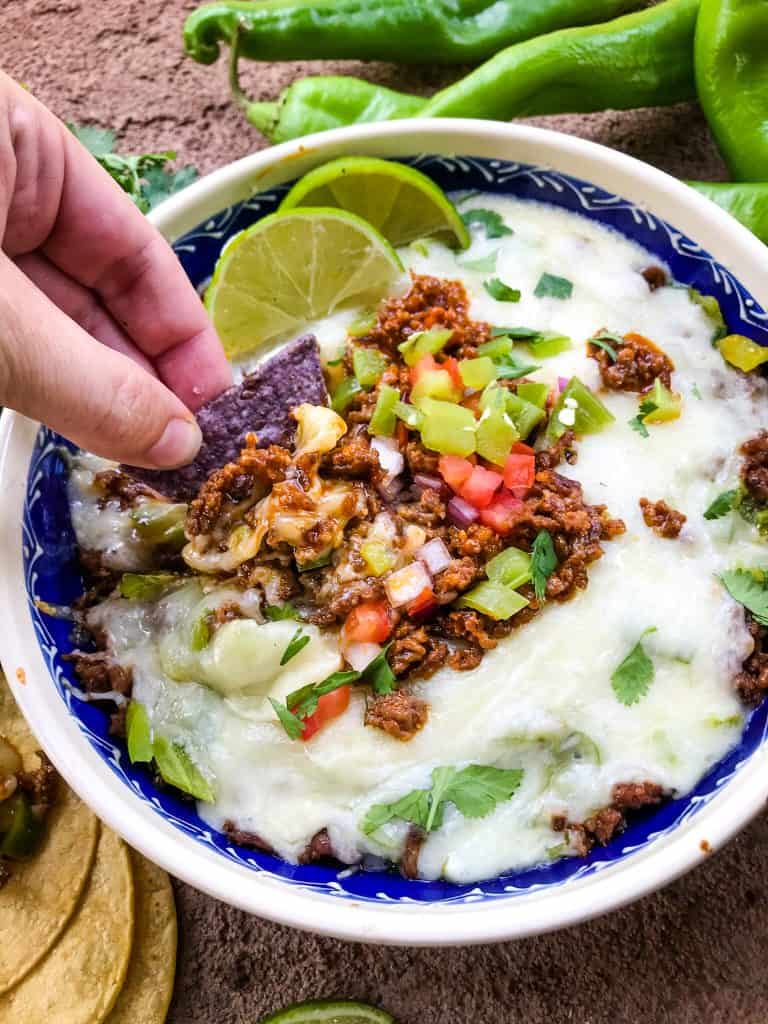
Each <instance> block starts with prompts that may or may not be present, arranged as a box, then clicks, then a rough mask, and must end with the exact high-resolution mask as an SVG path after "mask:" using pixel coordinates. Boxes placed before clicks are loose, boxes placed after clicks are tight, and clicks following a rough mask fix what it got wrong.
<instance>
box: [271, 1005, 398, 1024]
mask: <svg viewBox="0 0 768 1024" xmlns="http://www.w3.org/2000/svg"><path fill="white" fill-rule="evenodd" d="M261 1024H395V1020H394V1018H393V1017H391V1016H390V1015H389V1014H388V1013H385V1012H384V1010H377V1009H376V1008H375V1007H374V1006H367V1005H366V1004H365V1003H350V1002H333V1001H332V1000H327V1001H326V1000H323V999H319V1000H316V1001H312V1002H309V1003H296V1005H295V1006H289V1007H288V1009H287V1010H278V1012H277V1013H273V1014H271V1015H270V1016H269V1017H265V1018H264V1020H263V1021H261Z"/></svg>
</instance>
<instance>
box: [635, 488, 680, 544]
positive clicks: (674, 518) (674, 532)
mask: <svg viewBox="0 0 768 1024" xmlns="http://www.w3.org/2000/svg"><path fill="white" fill-rule="evenodd" d="M640 508H641V510H642V513H643V520H644V521H645V525H646V526H648V527H650V529H651V530H653V532H654V533H656V534H658V535H659V537H666V538H667V539H668V540H674V539H675V538H676V537H679V536H680V531H681V530H682V528H683V526H684V525H685V521H686V518H687V517H686V516H684V515H683V513H682V512H678V511H676V509H674V508H670V507H669V505H668V504H667V503H666V501H649V500H648V499H647V498H641V499H640Z"/></svg>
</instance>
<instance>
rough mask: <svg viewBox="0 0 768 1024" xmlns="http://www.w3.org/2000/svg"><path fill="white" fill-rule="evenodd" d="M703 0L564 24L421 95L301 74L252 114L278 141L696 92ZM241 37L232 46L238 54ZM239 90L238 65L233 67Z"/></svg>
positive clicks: (624, 104) (660, 101)
mask: <svg viewBox="0 0 768 1024" xmlns="http://www.w3.org/2000/svg"><path fill="white" fill-rule="evenodd" d="M698 2H699V0H665V2H664V3H661V4H658V5H657V6H655V7H651V8H649V9H647V10H644V11H639V12H637V13H635V14H628V15H625V16H624V17H621V18H616V19H614V20H613V21H609V22H606V23H605V24H604V25H596V26H590V27H586V28H570V29H562V30H561V31H559V32H551V33H550V34H549V35H546V36H540V37H538V38H536V39H530V40H528V41H527V42H524V43H518V44H516V45H515V46H510V47H508V48H507V49H506V50H502V51H501V53H498V54H497V55H496V56H495V57H492V58H491V60H489V61H486V63H485V64H482V65H481V66H480V67H479V68H477V69H476V70H475V71H473V72H472V73H471V74H469V75H467V76H466V77H465V78H462V79H460V80H459V81H458V82H455V83H454V84H453V85H450V86H448V87H447V88H446V89H442V90H441V91H440V92H438V93H436V94H435V95H434V96H433V97H432V98H431V99H430V100H428V101H425V100H423V99H420V98H419V97H416V96H409V95H407V94H405V93H398V92H393V91H392V90H390V89H382V88H381V87H377V86H373V85H370V84H368V83H364V82H361V81H360V80H359V79H356V78H344V77H338V78H305V79H303V80H302V81H299V82H296V83H294V84H293V85H291V86H289V88H288V89H287V90H286V91H285V92H284V93H283V95H282V96H281V98H280V100H278V102H277V103H271V104H269V103H268V104H264V103H259V104H251V105H250V107H248V106H246V105H247V101H246V100H245V99H244V98H243V97H242V96H240V98H241V102H243V104H244V106H246V110H247V113H248V117H249V120H250V121H251V122H252V123H253V124H255V125H256V127H257V128H259V130H260V131H263V132H264V134H265V135H266V136H267V138H269V139H270V140H271V141H272V142H284V141H285V140H287V139H295V138H298V137H299V136H302V135H308V134H310V133H311V132H317V131H325V130H326V129H328V128H339V127H341V126H342V125H345V124H353V123H358V122H360V121H381V120H392V119H393V118H397V117H414V116H422V117H481V118H493V119H496V120H500V121H508V120H510V119H511V118H514V117H526V116H528V115H532V114H559V113H566V112H571V113H575V112H581V113H586V112H589V111H592V110H603V109H605V108H606V107H611V108H614V109H628V108H632V107H647V106H663V105H667V104H672V103H678V102H680V101H682V100H687V99H692V98H693V97H694V95H695V90H694V78H693V36H694V30H695V26H696V14H697V10H698ZM236 51H237V46H235V47H233V54H235V55H236ZM233 86H234V87H235V89H236V91H237V88H236V74H235V75H233Z"/></svg>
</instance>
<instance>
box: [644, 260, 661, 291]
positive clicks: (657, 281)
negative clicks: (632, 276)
mask: <svg viewBox="0 0 768 1024" xmlns="http://www.w3.org/2000/svg"><path fill="white" fill-rule="evenodd" d="M641 274H642V276H643V277H644V278H645V281H646V284H647V285H648V288H649V289H650V290H651V291H652V292H655V291H656V290H657V289H658V288H663V287H664V285H665V284H666V283H667V272H666V270H664V268H663V267H657V266H654V265H651V266H650V267H646V268H645V270H642V271H641Z"/></svg>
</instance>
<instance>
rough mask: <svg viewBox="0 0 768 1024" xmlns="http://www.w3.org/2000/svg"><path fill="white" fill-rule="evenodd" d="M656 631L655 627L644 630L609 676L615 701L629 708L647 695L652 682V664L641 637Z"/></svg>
mask: <svg viewBox="0 0 768 1024" xmlns="http://www.w3.org/2000/svg"><path fill="white" fill-rule="evenodd" d="M655 631H656V627H655V626H650V627H649V628H648V629H646V630H644V632H643V633H642V634H641V636H640V639H639V640H638V641H637V643H636V644H635V646H634V647H633V648H632V650H631V651H630V652H629V654H628V655H627V656H626V658H625V659H624V660H623V661H622V662H621V664H620V665H619V666H618V668H616V669H615V670H614V672H613V674H612V676H611V686H612V687H613V692H614V693H615V694H616V698H617V700H619V701H620V702H621V703H622V704H626V705H627V706H629V705H630V704H637V702H638V701H639V700H640V698H641V697H644V696H645V695H646V693H648V688H649V686H650V685H651V683H652V682H653V677H654V668H653V662H652V661H651V659H650V658H649V657H648V655H647V654H646V653H645V649H644V648H643V637H644V636H647V635H648V634H649V633H654V632H655Z"/></svg>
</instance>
